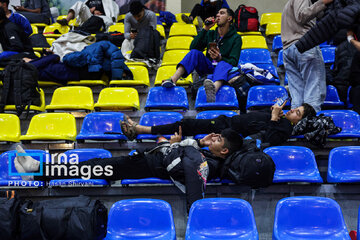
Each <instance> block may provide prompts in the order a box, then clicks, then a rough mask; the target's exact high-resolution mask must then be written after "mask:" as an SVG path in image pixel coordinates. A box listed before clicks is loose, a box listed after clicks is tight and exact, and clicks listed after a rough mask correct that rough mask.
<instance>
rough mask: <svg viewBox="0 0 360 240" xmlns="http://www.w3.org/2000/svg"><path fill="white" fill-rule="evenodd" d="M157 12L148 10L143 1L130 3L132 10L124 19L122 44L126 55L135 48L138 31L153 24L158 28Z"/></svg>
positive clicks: (122, 50)
mask: <svg viewBox="0 0 360 240" xmlns="http://www.w3.org/2000/svg"><path fill="white" fill-rule="evenodd" d="M156 24H157V19H156V14H155V13H154V12H152V11H150V10H148V9H147V8H146V7H145V6H144V5H143V4H142V3H141V2H139V1H135V2H132V3H131V4H130V12H128V13H127V14H126V15H125V19H124V37H125V40H124V42H123V44H122V46H121V52H122V54H123V55H124V56H126V52H128V51H131V50H133V49H134V40H135V38H136V36H137V33H138V32H139V31H140V30H141V29H143V28H147V27H149V26H151V27H152V28H153V29H154V30H156Z"/></svg>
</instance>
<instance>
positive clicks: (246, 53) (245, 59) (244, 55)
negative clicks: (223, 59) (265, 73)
mask: <svg viewBox="0 0 360 240" xmlns="http://www.w3.org/2000/svg"><path fill="white" fill-rule="evenodd" d="M239 63H240V64H245V63H253V64H255V63H268V64H272V60H271V56H270V52H269V50H267V49H259V48H253V49H243V50H241V53H240V59H239Z"/></svg>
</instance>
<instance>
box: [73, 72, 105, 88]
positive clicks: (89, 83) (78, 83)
mask: <svg viewBox="0 0 360 240" xmlns="http://www.w3.org/2000/svg"><path fill="white" fill-rule="evenodd" d="M108 83H109V77H108V76H107V75H106V74H105V73H104V74H103V75H102V77H101V79H99V80H80V81H69V82H68V83H67V85H70V86H99V85H101V86H107V85H108Z"/></svg>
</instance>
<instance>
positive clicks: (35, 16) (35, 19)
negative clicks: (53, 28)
mask: <svg viewBox="0 0 360 240" xmlns="http://www.w3.org/2000/svg"><path fill="white" fill-rule="evenodd" d="M17 13H20V14H21V15H23V16H24V17H26V18H27V20H29V22H30V23H45V24H48V25H49V24H50V17H48V16H46V15H44V14H41V13H32V12H17Z"/></svg>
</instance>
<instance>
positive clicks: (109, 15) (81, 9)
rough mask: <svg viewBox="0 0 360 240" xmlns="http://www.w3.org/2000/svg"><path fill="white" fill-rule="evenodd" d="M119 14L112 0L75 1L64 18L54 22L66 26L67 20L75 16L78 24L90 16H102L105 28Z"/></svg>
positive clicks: (114, 21)
mask: <svg viewBox="0 0 360 240" xmlns="http://www.w3.org/2000/svg"><path fill="white" fill-rule="evenodd" d="M118 15H119V6H118V5H117V4H116V3H115V2H114V1H112V0H87V1H86V2H81V1H78V2H75V4H74V5H72V6H71V7H70V9H69V12H68V14H67V16H66V18H63V19H59V20H57V21H56V22H57V23H59V24H61V25H63V26H66V25H68V24H69V21H70V20H72V19H74V18H76V21H77V23H78V24H79V25H82V24H83V23H84V22H86V21H87V20H88V19H89V18H91V17H92V16H97V17H100V18H102V20H103V21H104V24H105V26H106V29H107V28H108V27H109V26H111V25H113V24H114V23H116V21H117V16H118Z"/></svg>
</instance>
